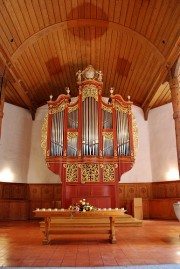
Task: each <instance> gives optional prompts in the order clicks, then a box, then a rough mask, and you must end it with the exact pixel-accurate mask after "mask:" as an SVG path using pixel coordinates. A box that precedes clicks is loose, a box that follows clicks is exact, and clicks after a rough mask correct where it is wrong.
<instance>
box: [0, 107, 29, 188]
mask: <svg viewBox="0 0 180 269" xmlns="http://www.w3.org/2000/svg"><path fill="white" fill-rule="evenodd" d="M31 129H32V119H31V115H30V113H29V112H28V111H27V110H25V109H23V108H19V107H17V106H13V105H10V104H7V103H5V106H4V117H3V121H2V132H1V140H0V181H2V182H6V181H7V182H22V183H25V182H26V181H27V173H28V167H29V155H30V145H31Z"/></svg>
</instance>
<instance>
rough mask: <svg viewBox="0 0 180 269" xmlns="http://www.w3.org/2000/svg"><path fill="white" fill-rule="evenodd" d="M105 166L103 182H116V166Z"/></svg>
mask: <svg viewBox="0 0 180 269" xmlns="http://www.w3.org/2000/svg"><path fill="white" fill-rule="evenodd" d="M103 166H104V167H103V168H104V169H103V182H114V180H115V174H114V164H104V165H103Z"/></svg>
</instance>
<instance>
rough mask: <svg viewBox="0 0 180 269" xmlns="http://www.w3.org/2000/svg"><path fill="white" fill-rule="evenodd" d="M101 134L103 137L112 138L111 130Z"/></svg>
mask: <svg viewBox="0 0 180 269" xmlns="http://www.w3.org/2000/svg"><path fill="white" fill-rule="evenodd" d="M102 136H104V137H105V138H107V139H109V140H112V139H113V133H112V132H111V133H110V132H102Z"/></svg>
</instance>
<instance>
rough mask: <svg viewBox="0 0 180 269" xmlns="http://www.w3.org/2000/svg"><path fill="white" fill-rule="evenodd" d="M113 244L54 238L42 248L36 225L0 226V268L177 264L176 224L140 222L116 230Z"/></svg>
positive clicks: (102, 238) (179, 240) (179, 229)
mask: <svg viewBox="0 0 180 269" xmlns="http://www.w3.org/2000/svg"><path fill="white" fill-rule="evenodd" d="M116 234H117V244H110V243H109V241H108V236H106V235H88V236H85V235H80V236H78V235H73V236H68V235H66V236H65V235H64V236H61V237H60V236H58V237H57V235H54V236H53V237H52V238H54V240H53V241H52V243H51V245H42V239H43V235H42V233H41V231H40V229H39V223H38V222H37V221H29V222H25V221H15V222H0V266H11V267H12V266H13V267H43V266H44V267H46V266H49V267H59V266H61V267H66V266H69V267H72V266H76V267H83V266H84V267H88V266H94V267H96V266H119V265H147V264H151V265H153V264H180V237H179V234H180V222H178V221H150V220H145V221H143V226H142V227H119V228H116Z"/></svg>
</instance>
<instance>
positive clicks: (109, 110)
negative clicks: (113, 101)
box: [102, 104, 112, 113]
mask: <svg viewBox="0 0 180 269" xmlns="http://www.w3.org/2000/svg"><path fill="white" fill-rule="evenodd" d="M102 109H103V110H105V111H107V112H109V113H112V107H107V106H105V105H103V104H102Z"/></svg>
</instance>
